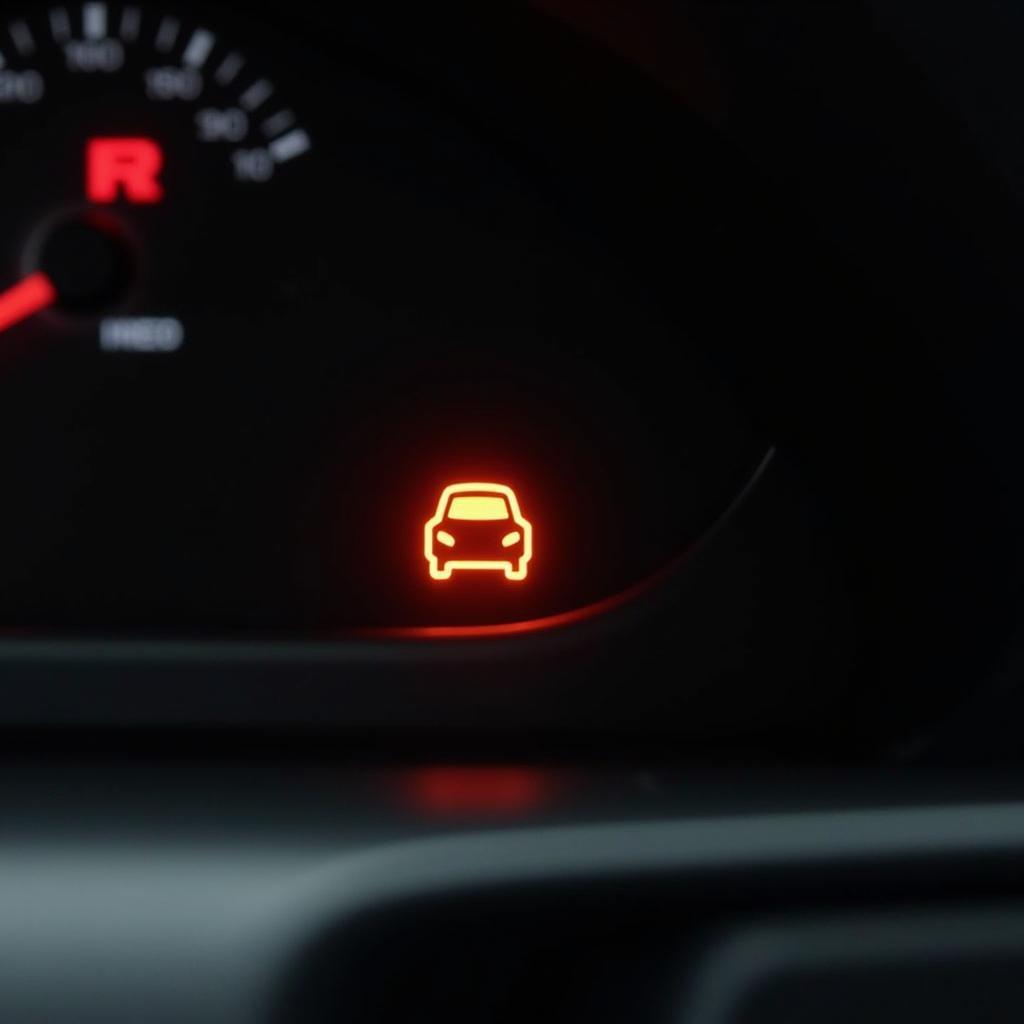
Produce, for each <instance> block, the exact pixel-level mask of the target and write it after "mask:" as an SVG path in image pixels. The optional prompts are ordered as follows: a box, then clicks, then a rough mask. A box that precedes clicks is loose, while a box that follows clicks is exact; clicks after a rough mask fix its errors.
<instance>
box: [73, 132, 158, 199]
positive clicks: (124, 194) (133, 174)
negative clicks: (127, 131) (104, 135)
mask: <svg viewBox="0 0 1024 1024" xmlns="http://www.w3.org/2000/svg"><path fill="white" fill-rule="evenodd" d="M163 166H164V152H163V150H162V149H161V148H160V146H159V145H158V144H157V143H156V142H154V141H153V140H152V139H146V138H116V139H115V138H110V139H89V141H88V142H87V143H86V146H85V194H86V197H87V198H88V199H89V201H90V202H93V203H116V202H117V201H118V199H120V198H123V199H124V200H125V201H126V202H129V203H137V204H146V203H159V202H160V201H161V200H162V199H163V197H164V187H163V185H162V184H161V183H160V172H161V170H163Z"/></svg>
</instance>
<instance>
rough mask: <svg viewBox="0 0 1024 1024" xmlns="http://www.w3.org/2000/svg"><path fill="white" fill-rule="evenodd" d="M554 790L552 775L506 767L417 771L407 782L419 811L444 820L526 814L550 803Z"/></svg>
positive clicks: (407, 777) (535, 770) (411, 796)
mask: <svg viewBox="0 0 1024 1024" xmlns="http://www.w3.org/2000/svg"><path fill="white" fill-rule="evenodd" d="M554 790H555V783H554V780H553V778H552V777H551V776H550V774H549V773H547V772H543V771H540V770H538V769H534V768H517V767H507V766H504V767H485V768H478V767H460V766H454V767H451V766H437V767H430V768H418V769H416V770H415V771H412V772H410V773H409V774H408V775H407V776H406V777H405V783H404V791H405V793H406V796H407V797H408V798H409V800H410V802H411V803H412V805H413V806H414V807H415V808H416V809H417V810H419V811H420V812H422V813H425V814H429V815H431V816H442V817H449V816H462V815H477V814H484V815H494V814H497V815H507V814H513V815H514V814H525V813H526V812H528V811H534V810H537V809H538V808H540V807H542V806H543V805H544V804H545V803H547V802H548V800H549V799H550V797H551V796H552V794H553V792H554Z"/></svg>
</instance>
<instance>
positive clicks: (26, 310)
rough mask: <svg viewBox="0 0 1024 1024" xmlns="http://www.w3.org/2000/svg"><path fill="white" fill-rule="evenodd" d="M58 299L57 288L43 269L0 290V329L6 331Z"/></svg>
mask: <svg viewBox="0 0 1024 1024" xmlns="http://www.w3.org/2000/svg"><path fill="white" fill-rule="evenodd" d="M56 301H57V289H56V288H54V286H53V282H52V281H51V280H50V279H49V277H47V276H46V274H44V273H43V272H42V271H41V270H38V271H36V273H34V274H29V276H28V277H26V278H24V279H23V280H21V281H19V282H18V283H17V284H16V285H13V286H12V287H11V288H8V289H7V291H5V292H0V331H6V330H7V328H8V327H13V326H14V325H15V324H17V323H20V322H21V321H22V320H25V319H27V318H28V317H30V316H32V315H33V314H34V313H38V312H39V311H40V310H42V309H46V307H47V306H52V305H53V304H54V303H55V302H56Z"/></svg>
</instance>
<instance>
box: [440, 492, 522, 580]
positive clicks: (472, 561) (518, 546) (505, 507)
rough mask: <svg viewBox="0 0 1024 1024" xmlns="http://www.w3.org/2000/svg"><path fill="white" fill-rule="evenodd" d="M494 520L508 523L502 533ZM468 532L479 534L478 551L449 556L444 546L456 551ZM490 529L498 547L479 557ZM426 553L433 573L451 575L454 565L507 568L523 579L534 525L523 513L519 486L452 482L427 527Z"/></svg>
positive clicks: (509, 576)
mask: <svg viewBox="0 0 1024 1024" xmlns="http://www.w3.org/2000/svg"><path fill="white" fill-rule="evenodd" d="M491 524H505V525H504V529H503V530H502V532H501V534H500V536H499V531H498V529H494V528H493V527H492V526H491ZM453 531H455V532H453ZM467 532H468V533H474V534H475V535H476V536H475V537H473V538H472V540H474V541H475V542H476V545H475V546H476V547H477V553H475V554H474V557H471V558H467V557H461V558H460V557H458V554H456V556H455V557H454V558H445V557H444V555H443V554H442V552H443V551H449V552H453V553H455V549H457V548H458V547H459V543H460V540H462V539H464V535H465V534H466V533H467ZM489 533H490V534H493V537H494V538H495V539H496V541H497V544H498V545H500V547H498V548H497V549H496V550H495V551H494V552H493V553H492V552H487V553H486V555H487V556H486V557H479V545H480V543H481V540H482V543H483V544H484V546H489V543H490V540H489V538H488V537H487V534H489ZM471 546H472V545H471ZM423 553H424V555H425V556H426V559H427V565H428V568H429V572H430V577H431V579H435V580H450V579H451V578H452V574H453V573H454V572H456V571H464V570H465V571H487V570H491V571H500V572H503V573H504V576H505V579H507V580H513V581H517V580H525V579H526V574H527V571H528V567H529V563H530V559H531V558H532V557H533V525H532V523H530V521H529V520H528V519H526V518H525V517H524V516H523V513H522V511H521V510H520V508H519V499H518V498H517V497H516V494H515V491H513V490H512V488H511V487H508V486H506V485H505V484H495V483H481V482H474V483H461V484H449V485H448V486H447V487H445V489H444V490H443V491H442V492H441V497H440V498H439V499H438V502H437V511H436V512H435V513H434V515H433V516H432V517H431V518H430V519H428V520H427V522H426V524H425V526H424V528H423ZM498 556H504V557H498Z"/></svg>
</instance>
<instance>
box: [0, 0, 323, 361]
mask: <svg viewBox="0 0 1024 1024" xmlns="http://www.w3.org/2000/svg"><path fill="white" fill-rule="evenodd" d="M0 124H3V125H4V127H5V128H6V129H7V130H6V131H5V136H6V137H7V139H8V140H9V141H8V146H9V147H10V149H11V150H12V151H13V156H12V157H11V159H10V161H9V162H10V164H11V166H10V167H8V168H7V172H8V174H9V175H10V176H11V178H13V179H15V187H18V188H19V193H20V194H18V196H17V198H18V201H19V210H18V212H17V214H15V215H13V216H12V217H9V218H8V219H7V223H5V224H4V225H3V227H4V228H5V229H6V230H4V232H3V234H4V243H3V244H4V245H5V246H7V247H8V249H7V251H5V252H3V253H2V257H3V264H4V267H5V270H4V273H5V275H6V277H5V279H3V280H0V331H2V332H6V331H8V330H12V329H15V328H17V327H18V326H19V325H21V324H22V323H24V322H25V321H26V320H31V319H32V318H34V317H36V316H37V315H40V314H42V315H45V316H48V317H50V320H49V321H48V323H47V331H46V333H47V336H48V337H50V338H53V337H55V336H59V335H61V334H63V335H66V336H68V337H72V336H78V337H81V336H82V334H83V332H85V333H88V334H89V336H91V338H92V339H93V342H94V343H98V347H99V348H100V349H101V350H102V351H105V352H126V351H128V352H141V353H167V352H172V351H175V350H176V349H178V348H180V347H181V346H182V345H183V344H184V343H185V341H186V339H188V338H189V337H190V331H189V325H188V324H187V323H186V317H185V314H184V310H183V309H182V310H179V309H175V308H156V307H155V306H154V303H157V302H159V303H161V304H163V303H169V304H171V305H172V306H173V305H174V304H175V298H176V296H177V295H179V294H180V289H181V286H182V285H183V284H184V282H185V281H187V279H188V274H187V272H185V271H184V270H182V269H181V264H182V262H183V261H184V262H189V261H191V260H192V259H193V251H194V250H195V248H196V247H198V246H203V247H204V248H207V249H208V248H209V247H210V245H211V239H210V237H209V236H210V235H211V234H212V230H213V227H214V225H213V224H212V223H211V222H212V221H214V219H215V218H214V216H213V213H212V209H213V208H214V207H215V206H223V205H225V204H226V203H231V202H233V201H234V200H232V199H230V198H227V197H225V196H224V194H223V190H224V189H225V188H238V189H241V190H244V191H248V190H251V189H262V188H265V187H273V180H274V179H275V177H277V176H278V174H279V173H280V172H281V168H282V167H283V165H286V164H290V163H291V162H292V161H295V160H297V159H299V158H301V157H303V156H304V155H305V154H306V153H307V152H309V151H310V149H311V148H312V140H311V136H310V133H309V132H308V131H307V130H306V128H305V127H304V126H303V125H302V123H301V122H300V120H299V118H298V115H297V114H296V112H295V111H294V109H293V108H292V107H291V106H290V105H289V104H288V102H287V101H286V100H285V98H284V96H283V95H281V93H280V92H279V90H278V88H277V86H276V84H275V83H274V81H273V80H272V78H271V77H270V76H269V75H268V74H267V73H265V72H264V70H263V69H262V68H261V67H259V61H255V62H251V61H250V59H249V57H248V55H247V53H246V50H245V48H244V46H242V45H241V44H239V45H237V46H236V45H234V42H233V41H230V40H227V39H225V38H222V37H221V35H220V34H219V33H218V32H217V30H216V28H215V27H206V26H204V25H198V24H189V23H188V22H187V21H186V20H185V19H182V18H179V17H177V16H176V15H173V14H170V13H163V12H161V11H159V10H154V9H151V8H143V7H140V6H133V5H129V6H123V7H114V6H112V5H109V4H106V3H99V2H89V3H85V4H82V5H81V6H80V7H75V6H57V7H52V8H49V9H48V10H40V11H36V12H34V13H32V14H31V15H25V16H23V17H14V18H13V19H12V20H10V21H8V22H7V23H6V24H5V25H4V26H3V29H2V31H0ZM12 128H13V129H14V130H11V129H12ZM176 176H177V180H175V177H176ZM19 177H20V179H21V184H20V187H19V183H18V181H17V179H18V178H19ZM164 204H166V205H167V206H168V207H169V208H170V210H171V213H172V214H173V216H171V217H170V218H168V216H167V214H166V212H165V213H163V214H156V213H154V212H152V210H151V209H149V208H153V207H158V206H161V205H164ZM189 207H191V208H192V211H193V212H192V213H189V212H188V209H189ZM204 210H205V211H207V213H203V211H204ZM238 219H242V220H244V219H245V218H244V217H236V221H237V220H238ZM204 235H206V236H207V237H204ZM157 250H159V251H160V253H161V256H160V258H156V257H155V256H154V254H155V253H156V251H157ZM171 254H173V258H174V259H175V260H177V265H172V264H171V263H170V262H169V261H168V257H169V256H170V255H171ZM158 275H163V277H164V278H165V280H158ZM180 305H181V306H182V307H187V306H188V302H185V301H182V302H181V303H180Z"/></svg>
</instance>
